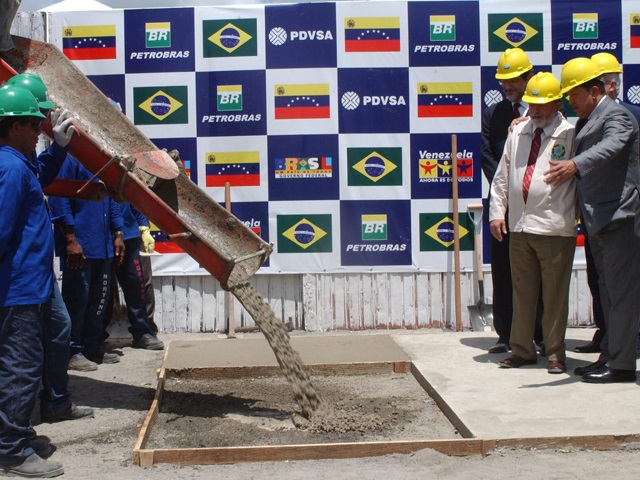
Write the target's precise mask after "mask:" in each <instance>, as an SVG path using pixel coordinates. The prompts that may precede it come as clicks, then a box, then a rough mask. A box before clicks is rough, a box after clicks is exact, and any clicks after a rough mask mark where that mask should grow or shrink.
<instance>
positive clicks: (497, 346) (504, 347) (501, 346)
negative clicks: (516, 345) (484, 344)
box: [489, 341, 511, 353]
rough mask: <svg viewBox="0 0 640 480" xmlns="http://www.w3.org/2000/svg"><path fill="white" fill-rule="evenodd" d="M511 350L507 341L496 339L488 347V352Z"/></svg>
mask: <svg viewBox="0 0 640 480" xmlns="http://www.w3.org/2000/svg"><path fill="white" fill-rule="evenodd" d="M509 350H511V347H510V346H509V344H508V343H502V342H500V341H498V343H496V344H495V345H494V346H493V347H491V348H489V353H507V352H508V351H509Z"/></svg>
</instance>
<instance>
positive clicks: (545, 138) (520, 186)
mask: <svg viewBox="0 0 640 480" xmlns="http://www.w3.org/2000/svg"><path fill="white" fill-rule="evenodd" d="M523 99H524V101H526V102H527V103H528V104H529V119H528V120H527V121H524V122H522V123H520V124H518V125H517V126H516V127H515V128H514V129H513V132H512V133H511V134H510V135H509V138H508V139H507V142H506V144H505V149H504V153H503V155H502V159H501V160H500V164H499V166H498V171H497V172H496V175H495V177H494V179H493V182H492V184H491V204H490V210H489V220H490V228H491V234H492V235H493V236H494V237H495V238H496V239H497V240H498V241H502V240H503V239H504V238H505V237H506V235H509V236H510V244H511V245H510V256H511V275H512V279H513V325H512V328H511V338H510V340H509V344H510V345H511V349H512V354H513V355H512V356H510V357H508V358H505V359H503V360H501V361H500V362H499V365H500V366H501V367H505V368H519V367H521V366H523V365H532V364H535V363H536V361H537V354H536V350H535V348H534V343H533V334H534V328H535V321H536V304H537V300H538V294H539V292H540V288H542V302H543V304H544V313H543V316H542V333H543V337H544V342H545V347H546V354H547V358H548V361H549V364H548V372H549V373H564V372H565V371H566V363H565V342H564V339H565V330H566V327H567V316H568V311H569V282H570V279H571V268H572V265H573V254H574V251H575V237H576V225H577V218H578V210H577V208H578V207H577V200H576V184H575V180H571V181H568V182H566V183H564V184H562V185H560V186H552V185H549V184H547V183H545V181H544V172H546V171H547V170H548V169H549V161H550V160H566V159H567V157H568V155H569V153H570V152H571V148H572V146H573V138H574V128H573V126H572V125H571V124H570V123H569V122H567V121H566V120H565V119H564V117H563V116H562V115H561V114H560V108H561V106H562V102H561V100H560V99H561V93H560V83H559V82H558V80H557V79H556V78H555V77H554V76H553V75H552V74H551V73H548V72H541V73H538V74H537V75H535V76H534V77H532V78H531V80H529V83H528V84H527V89H526V91H525V94H524V97H523ZM507 208H508V209H509V225H508V226H507V224H506V221H505V213H506V211H507Z"/></svg>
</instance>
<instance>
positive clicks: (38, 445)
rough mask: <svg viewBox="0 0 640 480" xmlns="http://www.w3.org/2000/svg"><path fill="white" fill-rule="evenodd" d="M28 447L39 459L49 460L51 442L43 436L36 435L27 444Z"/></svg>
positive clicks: (51, 448)
mask: <svg viewBox="0 0 640 480" xmlns="http://www.w3.org/2000/svg"><path fill="white" fill-rule="evenodd" d="M29 446H30V447H31V448H33V451H34V452H36V454H37V455H38V456H39V457H40V458H49V457H50V456H51V454H52V453H53V447H52V446H51V441H50V440H49V437H46V436H44V435H37V436H36V437H35V438H34V439H33V440H31V441H30V442H29Z"/></svg>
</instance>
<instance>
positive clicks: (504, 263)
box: [491, 234, 542, 345]
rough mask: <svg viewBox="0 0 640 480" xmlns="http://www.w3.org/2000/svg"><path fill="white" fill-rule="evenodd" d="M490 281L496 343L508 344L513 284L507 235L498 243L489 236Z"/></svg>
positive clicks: (538, 322)
mask: <svg viewBox="0 0 640 480" xmlns="http://www.w3.org/2000/svg"><path fill="white" fill-rule="evenodd" d="M491 281H492V284H493V327H494V328H495V329H496V333H497V334H498V342H500V343H506V344H507V345H508V344H509V338H510V337H511V325H512V323H513V284H512V280H511V260H510V259H509V235H508V234H507V235H506V236H505V237H503V239H502V241H501V242H499V241H498V240H496V239H495V238H494V237H493V236H491ZM534 340H535V342H536V343H538V344H539V343H540V342H542V298H541V296H540V295H539V296H538V304H537V308H536V326H535V333H534Z"/></svg>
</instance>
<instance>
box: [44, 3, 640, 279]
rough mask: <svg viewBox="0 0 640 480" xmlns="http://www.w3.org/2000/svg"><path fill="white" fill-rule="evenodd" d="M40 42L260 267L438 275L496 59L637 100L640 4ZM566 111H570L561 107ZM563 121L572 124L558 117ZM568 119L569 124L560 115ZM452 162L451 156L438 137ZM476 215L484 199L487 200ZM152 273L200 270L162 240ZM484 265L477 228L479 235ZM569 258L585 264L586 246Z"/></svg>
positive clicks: (378, 10)
mask: <svg viewBox="0 0 640 480" xmlns="http://www.w3.org/2000/svg"><path fill="white" fill-rule="evenodd" d="M49 15H50V29H51V41H52V43H54V44H55V45H57V46H58V47H59V48H60V49H61V50H62V51H63V52H64V53H65V54H66V55H67V56H68V57H69V58H70V59H71V60H72V61H73V62H74V63H75V64H76V65H77V66H78V67H79V68H80V69H81V70H82V71H83V72H84V73H85V74H86V75H87V76H89V78H90V79H91V80H92V81H93V82H94V83H95V84H96V86H98V88H100V89H101V90H102V91H103V92H104V93H105V95H107V96H108V97H110V98H112V99H113V100H115V101H116V102H119V103H120V105H122V108H123V110H124V112H125V114H126V115H127V116H128V117H129V118H130V119H131V120H132V121H133V123H135V124H136V125H137V126H138V127H139V128H140V129H141V130H142V131H143V132H144V133H145V134H146V135H147V136H148V137H149V138H150V139H151V140H152V141H153V142H154V143H155V144H156V145H157V146H158V147H159V148H167V149H174V148H175V149H178V150H179V151H180V154H181V157H182V159H183V162H184V165H185V168H186V171H187V172H188V174H189V176H190V178H191V179H192V180H193V181H194V182H195V183H196V184H197V185H198V186H199V187H200V188H202V189H203V190H204V191H205V192H206V193H207V194H208V195H210V196H211V197H212V198H213V199H214V200H216V201H218V202H221V203H222V202H223V201H224V185H225V183H226V182H229V183H230V184H231V187H232V188H231V197H232V202H233V205H232V211H233V213H234V214H235V215H236V216H237V217H238V218H239V219H240V220H242V221H243V222H244V223H245V224H246V225H247V226H248V227H249V228H251V229H253V230H254V231H255V232H256V233H257V234H259V235H260V236H261V237H262V238H264V239H265V240H266V241H268V242H271V243H273V245H274V252H273V254H272V255H271V257H270V258H269V260H268V261H267V263H266V264H265V265H264V266H263V267H262V268H261V269H260V272H261V273H317V272H326V273H337V272H446V271H450V269H451V265H452V262H451V257H452V252H453V248H454V246H453V238H454V218H453V213H452V211H453V203H452V200H451V198H452V182H451V179H452V170H453V169H454V168H456V169H457V175H458V182H459V188H458V190H459V196H460V200H459V207H458V208H459V236H460V248H461V264H462V267H463V269H465V270H470V269H472V268H473V224H472V222H471V221H470V219H469V218H468V216H467V213H466V211H467V205H469V204H472V203H479V202H481V201H483V199H486V196H487V192H488V185H487V182H486V180H485V179H484V177H483V174H482V169H481V165H480V130H481V118H482V111H483V109H484V108H486V107H488V106H490V105H493V104H494V103H497V102H499V101H501V100H502V99H503V92H502V88H501V86H500V84H499V83H498V81H497V80H496V79H495V78H494V75H495V71H496V65H497V61H498V58H499V56H500V55H501V54H502V52H503V51H504V50H505V49H506V48H512V47H520V48H522V49H524V50H525V51H526V52H527V54H528V55H529V58H530V59H531V61H532V63H533V64H534V69H535V71H552V72H553V73H554V74H555V75H556V76H558V77H559V75H560V70H561V67H562V64H563V63H565V62H566V61H567V60H569V59H571V58H574V57H590V56H591V55H593V54H594V53H598V52H603V51H604V52H609V53H612V54H613V55H615V56H616V57H617V58H618V59H619V60H620V62H622V63H624V85H623V88H622V89H621V94H622V97H623V98H624V100H625V101H628V102H631V103H635V104H640V65H639V64H640V5H639V4H638V3H637V2H628V1H622V0H600V1H593V0H583V1H581V2H574V1H569V0H535V1H529V0H522V1H519V2H513V1H510V0H504V1H503V0H500V1H482V2H479V1H420V2H366V3H365V2H338V3H303V4H286V5H257V6H256V5H251V6H235V5H233V6H224V7H193V8H158V9H125V10H109V11H99V12H98V11H96V12H54V13H50V14H49ZM567 106H568V105H567ZM567 111H568V113H569V115H571V114H572V111H571V110H570V108H568V110H567ZM569 120H570V121H572V122H575V120H576V119H575V118H573V117H569ZM452 134H456V135H457V147H458V153H457V157H456V158H452V156H451V135H452ZM485 208H486V200H485ZM153 230H154V236H155V238H156V241H157V246H156V250H157V251H158V252H160V253H163V254H164V255H163V256H162V257H154V259H153V261H154V275H156V276H160V275H178V274H204V273H205V271H204V270H203V269H201V268H200V267H199V266H198V265H197V263H196V262H194V261H193V260H191V259H190V258H189V257H188V256H187V255H185V254H184V253H182V252H181V251H180V249H179V248H178V247H177V246H176V245H175V244H172V243H171V242H168V241H167V239H166V237H165V236H164V235H163V234H162V233H161V232H159V231H158V230H157V229H153ZM483 241H484V252H485V255H484V261H485V263H488V259H489V248H488V247H489V232H488V226H487V225H486V224H485V226H484V228H483ZM576 264H577V265H579V266H583V265H584V254H583V251H582V248H579V249H578V250H577V253H576Z"/></svg>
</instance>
